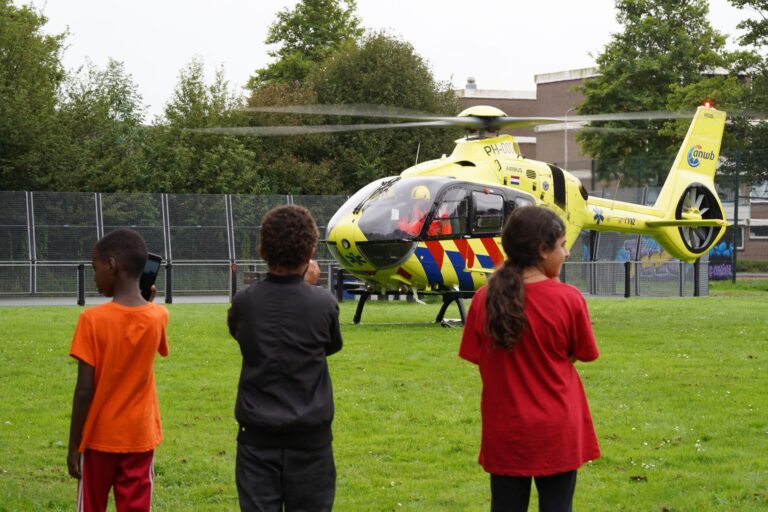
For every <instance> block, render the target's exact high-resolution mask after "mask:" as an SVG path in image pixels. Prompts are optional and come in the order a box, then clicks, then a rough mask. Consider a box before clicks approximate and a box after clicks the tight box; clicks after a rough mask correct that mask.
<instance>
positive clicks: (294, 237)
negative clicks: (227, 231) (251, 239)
mask: <svg viewBox="0 0 768 512" xmlns="http://www.w3.org/2000/svg"><path fill="white" fill-rule="evenodd" d="M318 236H319V233H318V231H317V224H315V219H313V218H312V214H311V213H309V210H307V209H306V208H304V207H303V206H296V205H288V206H278V207H277V208H273V209H271V210H270V211H268V212H267V213H266V215H264V218H262V219H261V234H260V237H259V250H260V252H261V256H262V257H263V258H264V259H265V260H266V262H267V264H268V265H269V266H270V267H273V268H277V267H280V268H285V269H294V268H299V267H300V266H302V265H304V264H306V263H307V262H308V261H309V259H310V258H311V257H312V254H313V252H314V250H315V247H316V246H317V239H318Z"/></svg>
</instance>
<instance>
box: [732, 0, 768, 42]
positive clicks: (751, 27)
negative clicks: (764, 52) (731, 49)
mask: <svg viewBox="0 0 768 512" xmlns="http://www.w3.org/2000/svg"><path fill="white" fill-rule="evenodd" d="M728 1H729V2H730V3H731V5H733V6H735V7H738V8H739V9H744V8H745V7H749V8H750V9H752V10H753V11H754V12H755V13H756V14H757V15H758V16H759V18H760V19H753V18H750V19H746V20H744V21H742V22H741V23H739V24H738V25H736V28H739V29H742V30H744V31H745V33H744V35H743V36H742V37H741V38H740V42H741V44H742V45H745V46H749V45H755V46H759V47H764V46H766V44H768V1H766V0H728Z"/></svg>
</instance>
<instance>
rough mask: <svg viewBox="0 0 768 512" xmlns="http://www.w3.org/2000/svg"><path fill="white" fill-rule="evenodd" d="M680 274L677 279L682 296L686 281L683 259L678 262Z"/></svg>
mask: <svg viewBox="0 0 768 512" xmlns="http://www.w3.org/2000/svg"><path fill="white" fill-rule="evenodd" d="M677 265H678V266H677V268H678V269H679V270H678V275H679V276H680V277H679V279H678V280H677V287H678V291H679V292H680V297H682V296H683V290H684V288H685V286H683V283H684V282H685V263H683V260H679V261H678V263H677Z"/></svg>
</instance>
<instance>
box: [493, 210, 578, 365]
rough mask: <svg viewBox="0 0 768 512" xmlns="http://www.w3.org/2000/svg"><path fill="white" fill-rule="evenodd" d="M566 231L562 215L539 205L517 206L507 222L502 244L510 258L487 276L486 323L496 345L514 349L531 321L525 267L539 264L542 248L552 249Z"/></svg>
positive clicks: (502, 234)
mask: <svg viewBox="0 0 768 512" xmlns="http://www.w3.org/2000/svg"><path fill="white" fill-rule="evenodd" d="M564 234H565V224H564V223H563V221H562V219H560V217H558V216H557V214H556V213H554V212H552V211H551V210H547V209H545V208H541V207H538V206H524V207H522V208H517V209H515V210H514V211H513V212H512V214H511V215H510V216H509V218H508V219H507V222H506V224H504V230H503V231H502V233H501V245H502V247H503V248H504V252H505V253H506V255H507V259H506V260H505V261H504V264H503V265H502V266H501V267H499V268H498V269H497V270H496V272H494V273H493V275H492V276H491V278H490V279H489V280H488V292H487V295H486V302H485V309H486V323H485V325H487V327H488V333H489V334H490V335H491V337H492V338H493V340H494V343H495V345H496V346H497V347H501V348H505V349H507V350H511V349H512V347H514V345H515V343H517V341H518V339H519V338H520V334H522V332H523V330H524V329H525V327H526V326H527V325H528V322H527V320H526V318H525V311H524V307H525V302H524V299H525V288H524V287H523V270H524V269H525V268H528V267H533V266H536V264H538V263H539V260H540V259H541V253H540V251H541V250H542V249H543V250H547V251H548V250H552V248H554V247H555V244H556V243H557V240H558V239H559V238H560V237H562V236H563V235H564Z"/></svg>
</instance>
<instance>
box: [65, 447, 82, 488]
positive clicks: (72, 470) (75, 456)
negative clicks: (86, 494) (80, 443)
mask: <svg viewBox="0 0 768 512" xmlns="http://www.w3.org/2000/svg"><path fill="white" fill-rule="evenodd" d="M67 469H68V470H69V476H71V477H72V478H77V479H78V480H80V477H82V474H81V472H80V452H78V451H77V449H70V450H69V453H68V454H67Z"/></svg>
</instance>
